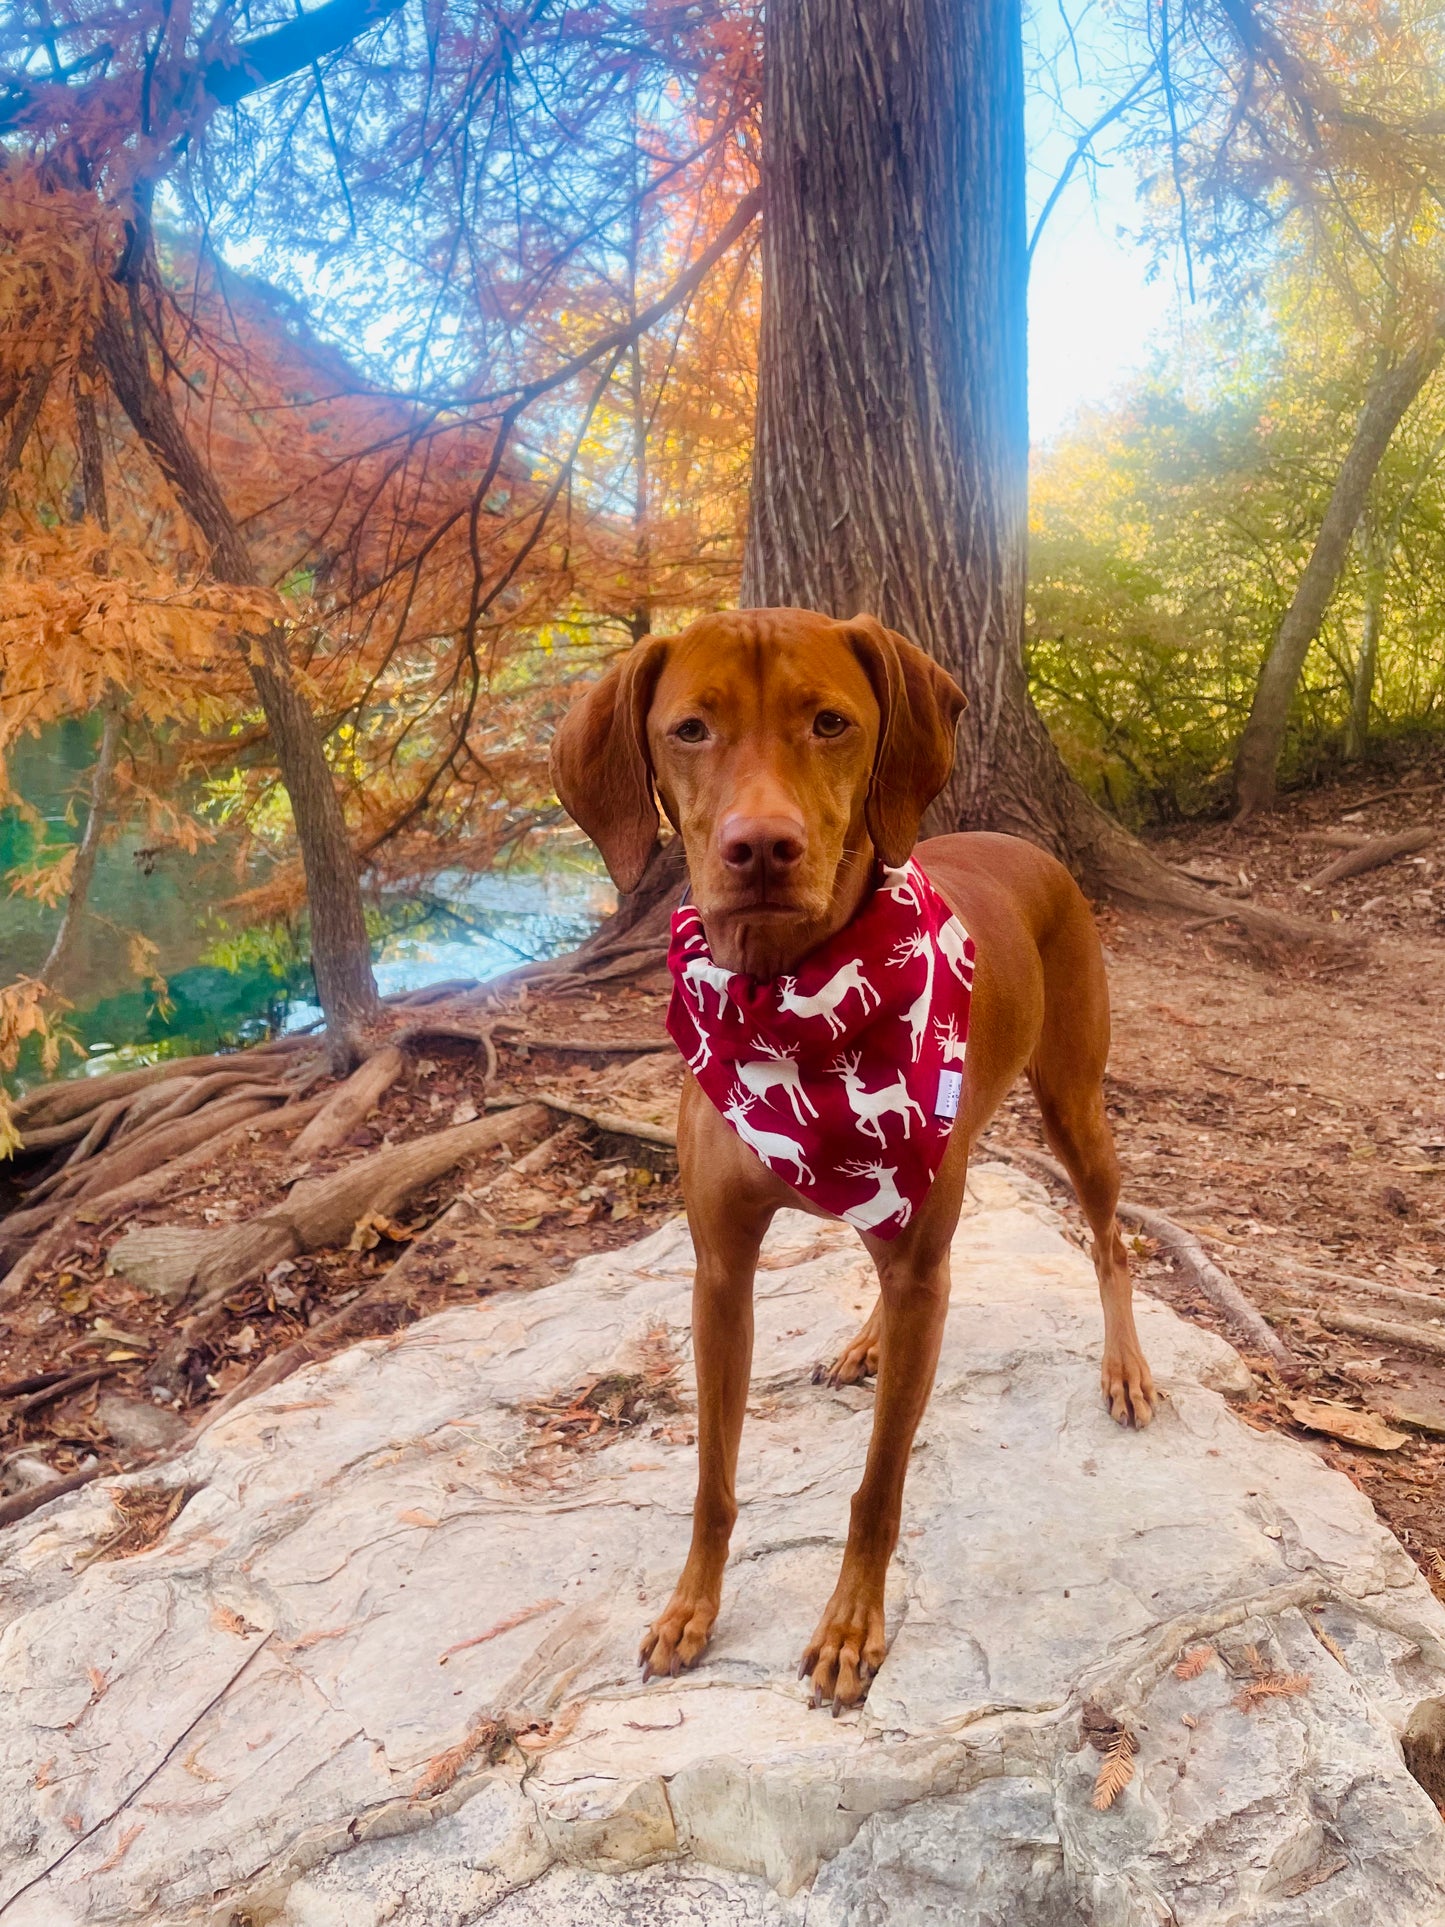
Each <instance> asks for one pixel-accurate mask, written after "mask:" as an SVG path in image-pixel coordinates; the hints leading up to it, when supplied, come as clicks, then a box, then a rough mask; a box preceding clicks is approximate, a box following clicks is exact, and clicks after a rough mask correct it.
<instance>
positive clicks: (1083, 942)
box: [1028, 922, 1158, 1426]
mask: <svg viewBox="0 0 1445 1927" xmlns="http://www.w3.org/2000/svg"><path fill="white" fill-rule="evenodd" d="M1068 938H1069V942H1068V952H1069V955H1068V957H1067V959H1066V960H1064V959H1061V960H1059V961H1060V962H1063V964H1064V967H1063V968H1051V967H1050V966H1051V964H1053V963H1054V961H1055V960H1054V959H1051V958H1049V957H1047V956H1046V958H1045V976H1046V985H1047V989H1046V996H1045V1008H1044V1024H1043V1030H1042V1032H1041V1034H1040V1037H1039V1041H1038V1045H1037V1047H1036V1049H1035V1051H1034V1056H1033V1058H1032V1060H1031V1062H1030V1064H1029V1066H1028V1078H1029V1083H1030V1084H1031V1085H1032V1087H1033V1093H1034V1097H1035V1098H1036V1099H1037V1101H1038V1107H1039V1112H1040V1114H1041V1116H1042V1119H1043V1126H1044V1135H1045V1137H1046V1138H1047V1139H1048V1141H1049V1145H1050V1148H1051V1149H1052V1150H1053V1152H1054V1154H1055V1156H1056V1157H1057V1158H1058V1160H1059V1162H1060V1163H1061V1164H1062V1165H1063V1167H1064V1169H1065V1170H1066V1171H1067V1172H1068V1174H1069V1179H1070V1181H1071V1183H1072V1184H1073V1187H1074V1191H1075V1194H1076V1196H1077V1197H1078V1200H1079V1203H1080V1205H1081V1206H1082V1208H1083V1212H1084V1216H1085V1217H1086V1218H1087V1219H1088V1221H1089V1229H1090V1230H1091V1231H1092V1233H1093V1236H1094V1270H1095V1272H1096V1274H1097V1275H1098V1280H1099V1297H1100V1299H1101V1300H1102V1302H1103V1307H1104V1358H1103V1365H1102V1369H1101V1374H1100V1375H1101V1379H1102V1383H1103V1388H1104V1398H1105V1400H1106V1401H1107V1403H1108V1407H1109V1410H1110V1412H1111V1413H1112V1414H1113V1416H1114V1417H1115V1418H1116V1419H1117V1420H1118V1421H1119V1423H1120V1424H1121V1425H1130V1424H1133V1425H1140V1426H1142V1425H1147V1424H1148V1423H1149V1421H1150V1419H1152V1418H1153V1416H1154V1408H1155V1406H1156V1405H1157V1403H1158V1394H1157V1393H1156V1392H1155V1389H1154V1380H1153V1377H1152V1376H1151V1374H1150V1371H1149V1365H1148V1361H1147V1360H1146V1359H1145V1357H1144V1353H1143V1350H1142V1348H1141V1346H1140V1344H1139V1334H1138V1332H1137V1330H1136V1329H1135V1326H1134V1302H1133V1299H1134V1293H1133V1285H1132V1283H1131V1281H1130V1277H1129V1254H1128V1251H1127V1249H1126V1247H1125V1244H1124V1240H1123V1237H1122V1235H1121V1234H1120V1231H1119V1221H1118V1219H1117V1217H1116V1216H1115V1212H1116V1210H1117V1208H1118V1203H1119V1158H1118V1154H1117V1152H1116V1151H1115V1149H1114V1134H1113V1132H1112V1131H1111V1130H1110V1128H1109V1118H1108V1113H1107V1111H1106V1110H1105V1107H1104V1065H1105V1062H1106V1060H1107V1058H1108V1055H1109V992H1108V985H1107V982H1106V980H1105V977H1104V960H1103V957H1102V956H1101V955H1100V953H1099V944H1098V939H1097V937H1096V936H1095V934H1094V930H1093V925H1092V922H1090V924H1089V926H1088V928H1087V930H1086V931H1072V930H1071V931H1069V932H1068Z"/></svg>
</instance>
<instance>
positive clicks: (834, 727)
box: [813, 709, 848, 736]
mask: <svg viewBox="0 0 1445 1927" xmlns="http://www.w3.org/2000/svg"><path fill="white" fill-rule="evenodd" d="M847 727H848V718H847V717H846V716H840V715H839V714H838V712H837V710H836V709H820V710H819V711H818V713H817V715H816V716H815V717H814V718H813V734H814V735H815V736H841V735H842V734H843V731H844V730H845V729H846V728H847Z"/></svg>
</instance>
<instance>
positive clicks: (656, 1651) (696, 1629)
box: [637, 1590, 717, 1684]
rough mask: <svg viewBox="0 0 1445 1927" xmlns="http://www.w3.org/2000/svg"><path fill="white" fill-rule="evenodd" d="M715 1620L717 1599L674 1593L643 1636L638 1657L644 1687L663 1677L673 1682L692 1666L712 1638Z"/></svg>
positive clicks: (700, 1656)
mask: <svg viewBox="0 0 1445 1927" xmlns="http://www.w3.org/2000/svg"><path fill="white" fill-rule="evenodd" d="M716 1618H717V1601H716V1600H709V1599H700V1598H696V1597H694V1596H693V1595H691V1594H687V1593H683V1592H682V1591H681V1590H679V1591H677V1592H675V1593H674V1594H673V1595H672V1597H671V1599H669V1600H668V1602H667V1606H666V1608H665V1610H664V1611H663V1612H662V1613H661V1614H659V1616H658V1617H657V1618H656V1619H654V1620H653V1622H652V1624H651V1626H650V1627H649V1628H648V1630H647V1631H646V1632H645V1633H644V1634H643V1637H642V1645H641V1647H640V1648H639V1649H638V1654H637V1657H638V1660H639V1661H640V1663H641V1666H642V1678H643V1682H644V1684H645V1683H646V1682H647V1681H648V1680H650V1679H661V1678H663V1677H664V1676H669V1677H671V1678H673V1679H676V1678H677V1676H678V1674H679V1673H680V1672H682V1671H683V1670H684V1669H685V1668H686V1667H689V1666H695V1665H696V1664H697V1662H698V1661H699V1660H700V1659H701V1658H702V1655H703V1651H704V1649H705V1648H706V1646H707V1642H708V1640H709V1639H710V1638H711V1637H712V1627H713V1621H714V1620H715V1619H716Z"/></svg>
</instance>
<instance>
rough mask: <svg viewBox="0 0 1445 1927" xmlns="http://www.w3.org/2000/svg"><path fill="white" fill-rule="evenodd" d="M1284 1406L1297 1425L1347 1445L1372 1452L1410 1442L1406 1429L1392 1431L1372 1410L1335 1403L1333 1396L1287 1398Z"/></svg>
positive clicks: (1392, 1450) (1394, 1447)
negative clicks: (1322, 1433)
mask: <svg viewBox="0 0 1445 1927" xmlns="http://www.w3.org/2000/svg"><path fill="white" fill-rule="evenodd" d="M1284 1405H1285V1409H1286V1410H1287V1411H1288V1413H1289V1415H1290V1417H1291V1418H1292V1419H1293V1420H1294V1422H1295V1424H1296V1425H1302V1426H1304V1428H1305V1430H1306V1431H1307V1432H1324V1433H1326V1434H1327V1435H1328V1436H1329V1437H1330V1438H1332V1439H1344V1440H1345V1441H1346V1443H1347V1444H1349V1445H1365V1446H1368V1447H1370V1449H1371V1450H1372V1451H1375V1452H1397V1451H1398V1450H1399V1449H1400V1447H1401V1446H1402V1445H1405V1444H1407V1443H1408V1442H1409V1434H1408V1433H1407V1432H1392V1431H1391V1429H1390V1427H1389V1426H1388V1425H1386V1424H1385V1422H1384V1420H1383V1419H1380V1418H1377V1417H1376V1416H1375V1414H1374V1413H1373V1412H1357V1411H1356V1410H1355V1409H1354V1407H1353V1406H1351V1405H1337V1404H1335V1402H1334V1401H1333V1400H1332V1399H1318V1398H1287V1399H1286V1400H1285V1401H1284Z"/></svg>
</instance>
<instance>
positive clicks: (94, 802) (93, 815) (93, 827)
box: [40, 704, 121, 990]
mask: <svg viewBox="0 0 1445 1927" xmlns="http://www.w3.org/2000/svg"><path fill="white" fill-rule="evenodd" d="M120 736H121V718H120V710H119V708H118V707H116V706H115V705H114V704H107V706H106V709H105V725H104V728H103V729H102V731H101V737H100V749H99V751H98V752H97V754H96V758H95V766H94V768H93V769H92V770H91V773H90V811H89V814H88V815H87V817H86V819H85V829H84V830H83V831H82V833H81V838H80V844H79V847H78V848H77V850H76V852H75V867H74V869H73V870H72V871H71V873H70V895H69V896H68V897H67V898H66V900H65V911H64V914H63V915H62V917H61V919H60V928H59V929H58V930H57V931H56V933H55V941H54V943H52V944H51V946H50V955H49V956H48V957H47V958H46V959H45V962H44V963H43V964H42V965H41V968H40V980H41V982H42V983H45V984H48V985H49V986H50V988H51V989H52V990H63V989H64V987H65V973H66V971H67V970H68V969H69V967H70V964H71V961H72V959H73V957H74V954H75V943H76V939H77V937H78V936H79V935H80V926H81V922H82V920H83V918H84V916H85V905H86V899H87V898H88V897H89V895H90V884H91V879H92V878H93V877H94V875H95V862H96V858H97V857H98V856H99V855H100V838H101V833H102V831H103V830H104V828H105V806H106V799H107V797H108V796H109V793H110V779H111V775H112V772H113V771H114V769H115V758H116V752H117V750H118V749H119V748H120Z"/></svg>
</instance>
